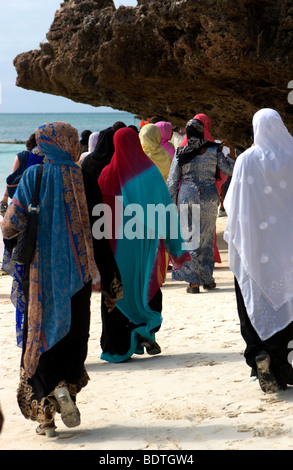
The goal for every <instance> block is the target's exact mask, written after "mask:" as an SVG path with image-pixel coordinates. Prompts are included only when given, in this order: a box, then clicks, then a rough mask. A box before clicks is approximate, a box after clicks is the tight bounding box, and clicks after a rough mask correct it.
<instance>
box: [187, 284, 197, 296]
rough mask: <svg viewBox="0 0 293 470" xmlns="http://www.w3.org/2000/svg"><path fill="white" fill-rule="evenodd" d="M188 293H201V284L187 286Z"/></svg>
mask: <svg viewBox="0 0 293 470" xmlns="http://www.w3.org/2000/svg"><path fill="white" fill-rule="evenodd" d="M186 292H187V293H188V294H199V286H191V285H190V284H189V286H188V287H187V288H186Z"/></svg>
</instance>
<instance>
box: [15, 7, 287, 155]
mask: <svg viewBox="0 0 293 470" xmlns="http://www.w3.org/2000/svg"><path fill="white" fill-rule="evenodd" d="M292 45H293V3H292V0H274V1H272V0H178V1H175V0H160V1H157V0H139V1H138V5H137V6H136V7H135V8H134V7H123V6H122V7H120V8H118V9H117V10H116V9H115V6H114V4H113V2H112V0H65V1H64V3H62V4H61V6H60V9H59V10H58V11H57V12H56V14H55V19H54V21H53V24H52V25H51V28H50V31H49V32H48V34H47V42H45V43H41V44H40V49H39V50H33V51H29V52H25V53H22V54H20V55H18V56H17V57H16V58H15V61H14V65H15V67H16V70H17V73H18V78H17V85H18V86H20V87H23V88H26V89H31V90H36V91H41V92H44V93H51V94H54V95H61V96H65V97H67V98H70V99H72V100H73V101H76V102H81V103H88V104H91V105H93V106H111V107H113V108H114V109H119V110H124V111H129V112H131V113H134V114H138V115H143V116H153V115H160V116H163V117H164V118H165V119H166V120H170V121H171V122H172V123H174V124H179V125H185V123H186V121H187V120H188V119H190V118H191V117H193V116H194V114H196V113H198V112H204V113H206V114H208V115H209V116H210V117H211V118H212V131H213V135H214V136H215V137H220V138H222V137H225V138H230V139H231V140H232V141H234V142H235V143H236V144H237V145H238V146H246V145H247V143H248V142H249V133H250V123H251V118H252V115H253V113H254V112H255V111H256V110H257V109H259V108H261V107H273V108H275V109H277V110H278V111H279V112H280V113H281V115H282V117H283V119H284V122H285V124H286V125H287V127H288V128H289V130H290V132H292V131H293V104H290V103H289V101H288V94H289V91H290V90H289V89H288V83H289V82H290V81H291V80H293V47H292Z"/></svg>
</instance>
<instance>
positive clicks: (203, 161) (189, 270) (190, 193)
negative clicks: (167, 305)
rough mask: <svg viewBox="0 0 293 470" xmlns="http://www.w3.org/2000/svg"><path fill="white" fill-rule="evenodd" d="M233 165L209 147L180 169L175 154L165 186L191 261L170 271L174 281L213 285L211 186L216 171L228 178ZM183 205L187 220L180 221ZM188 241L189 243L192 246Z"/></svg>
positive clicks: (214, 214)
mask: <svg viewBox="0 0 293 470" xmlns="http://www.w3.org/2000/svg"><path fill="white" fill-rule="evenodd" d="M234 163H235V162H234V160H232V159H231V158H230V157H226V156H225V155H224V154H223V153H222V151H221V150H220V149H219V148H218V147H216V146H215V147H209V148H208V149H207V151H206V152H205V153H203V154H201V155H197V156H195V157H194V158H193V159H192V160H190V162H189V163H185V164H184V165H182V166H179V164H178V159H177V156H176V154H175V156H174V159H173V161H172V165H171V168H170V173H169V178H168V181H167V186H168V188H169V191H170V194H171V197H172V199H173V202H174V203H175V204H176V205H177V207H178V212H179V218H180V223H181V228H182V233H183V237H184V239H185V241H186V243H187V246H189V247H190V248H189V252H190V256H191V259H190V261H186V262H185V263H184V264H183V266H182V267H181V268H180V269H177V270H174V269H173V272H172V278H173V279H174V280H177V281H186V282H189V283H194V284H199V285H203V284H212V283H213V282H214V278H213V270H214V234H215V225H216V219H217V209H218V205H219V196H218V191H217V188H216V184H215V182H216V169H217V168H218V169H219V170H220V171H221V172H222V173H224V174H226V175H229V176H230V175H232V172H233V167H234ZM180 182H181V183H180ZM179 186H180V188H179ZM178 188H179V191H178ZM184 205H185V206H184ZM187 205H188V210H187V209H186V213H187V214H188V217H187V216H184V217H183V214H185V211H184V210H182V208H183V207H185V208H187ZM193 205H196V206H193ZM192 208H193V209H192ZM196 208H197V210H196ZM192 210H193V219H192ZM192 221H193V223H192ZM196 232H197V233H198V236H196ZM196 238H198V243H197V244H195V243H194V240H196ZM191 240H193V242H192V243H191V242H190V241H191Z"/></svg>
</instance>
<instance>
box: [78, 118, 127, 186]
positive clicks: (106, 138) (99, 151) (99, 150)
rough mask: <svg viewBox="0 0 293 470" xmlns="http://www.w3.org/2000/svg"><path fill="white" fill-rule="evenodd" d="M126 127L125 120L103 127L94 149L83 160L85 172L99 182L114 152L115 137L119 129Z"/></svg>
mask: <svg viewBox="0 0 293 470" xmlns="http://www.w3.org/2000/svg"><path fill="white" fill-rule="evenodd" d="M122 127H126V125H125V124H124V122H120V121H117V122H115V123H114V124H113V125H112V126H110V127H107V128H106V129H103V130H102V131H101V132H100V133H99V136H98V140H97V143H96V146H95V148H94V150H93V151H92V152H91V153H89V154H88V155H87V156H86V157H85V158H84V160H83V161H82V169H83V172H86V173H87V174H88V175H89V176H90V177H92V178H94V179H95V182H97V180H98V178H99V176H100V174H101V172H102V170H103V169H104V168H105V166H106V165H108V164H109V163H110V161H111V159H112V156H113V153H114V144H113V138H114V134H115V132H116V131H117V130H118V129H121V128H122Z"/></svg>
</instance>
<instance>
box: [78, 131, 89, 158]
mask: <svg viewBox="0 0 293 470" xmlns="http://www.w3.org/2000/svg"><path fill="white" fill-rule="evenodd" d="M91 133H92V131H90V130H88V129H85V130H84V131H82V133H81V139H80V141H79V143H80V155H81V154H82V153H83V152H86V151H87V149H88V146H89V138H90V135H91Z"/></svg>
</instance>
